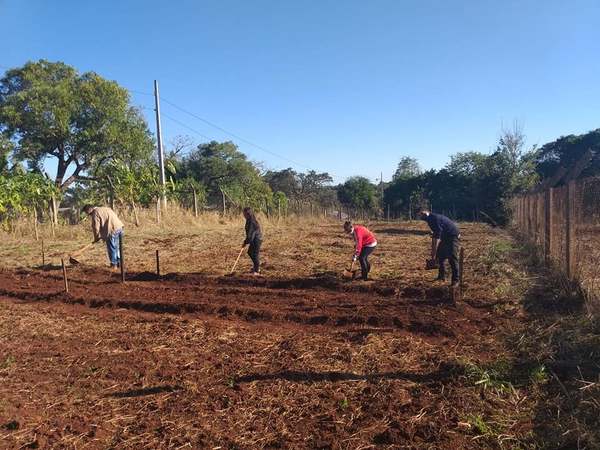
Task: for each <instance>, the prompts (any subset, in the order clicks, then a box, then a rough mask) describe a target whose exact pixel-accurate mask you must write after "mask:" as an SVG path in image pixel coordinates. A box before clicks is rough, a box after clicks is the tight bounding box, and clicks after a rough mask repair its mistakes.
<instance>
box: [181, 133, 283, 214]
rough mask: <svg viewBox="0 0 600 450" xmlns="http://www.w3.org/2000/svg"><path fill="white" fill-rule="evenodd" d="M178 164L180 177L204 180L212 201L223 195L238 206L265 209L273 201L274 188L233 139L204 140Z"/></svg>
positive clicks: (202, 181)
mask: <svg viewBox="0 0 600 450" xmlns="http://www.w3.org/2000/svg"><path fill="white" fill-rule="evenodd" d="M177 165H178V170H177V177H179V178H181V179H183V178H193V179H195V180H196V181H197V182H199V183H201V184H202V185H203V186H205V187H206V193H207V197H208V200H209V201H211V202H212V203H218V202H219V200H220V199H221V198H222V197H223V196H224V197H226V198H228V199H229V202H233V203H235V204H236V205H237V206H253V207H255V208H261V209H264V208H265V207H266V205H267V204H269V203H271V200H272V196H273V193H272V191H271V188H270V187H269V185H268V184H267V183H266V182H265V180H263V178H262V177H261V174H260V172H259V170H258V168H257V167H256V166H255V165H254V164H253V163H252V162H251V161H249V160H248V159H247V157H246V155H244V154H243V153H242V152H240V151H239V149H238V148H237V146H236V145H235V144H234V143H233V142H216V141H212V142H208V143H204V144H200V145H199V146H198V147H197V148H196V149H195V150H193V151H192V152H190V153H189V154H188V155H186V156H185V157H183V158H182V159H181V160H180V161H178V163H177Z"/></svg>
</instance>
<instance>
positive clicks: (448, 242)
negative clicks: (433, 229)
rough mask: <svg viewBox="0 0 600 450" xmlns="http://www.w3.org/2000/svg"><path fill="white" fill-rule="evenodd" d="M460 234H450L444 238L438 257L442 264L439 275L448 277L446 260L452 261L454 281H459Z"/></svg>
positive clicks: (441, 277)
mask: <svg viewBox="0 0 600 450" xmlns="http://www.w3.org/2000/svg"><path fill="white" fill-rule="evenodd" d="M459 246H460V244H459V241H458V236H449V237H444V238H442V241H441V242H440V245H439V246H438V250H437V258H438V262H439V265H440V271H439V275H438V277H439V278H440V279H445V278H446V268H445V267H444V265H445V262H446V260H448V262H449V263H450V268H451V269H452V283H457V282H458V281H459V280H458V252H459Z"/></svg>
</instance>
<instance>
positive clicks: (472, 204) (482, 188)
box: [0, 60, 600, 226]
mask: <svg viewBox="0 0 600 450" xmlns="http://www.w3.org/2000/svg"><path fill="white" fill-rule="evenodd" d="M155 149H156V145H155V140H154V138H153V136H152V133H151V132H150V130H149V128H148V124H147V123H146V122H145V120H144V118H143V115H142V114H141V112H140V111H139V109H137V108H136V107H134V106H133V105H132V104H131V98H130V94H129V92H128V91H127V90H126V89H125V88H123V87H121V86H119V85H118V84H117V83H116V82H114V81H109V80H106V79H104V78H102V77H101V76H99V75H98V74H96V73H94V72H86V73H83V74H81V73H79V72H78V71H77V70H76V69H75V68H73V67H71V66H68V65H66V64H64V63H61V62H49V61H46V60H40V61H36V62H29V63H27V64H25V65H24V66H22V67H19V68H15V69H11V70H8V71H6V72H5V74H4V76H3V77H2V78H1V79H0V221H1V222H2V223H3V224H4V225H5V226H6V225H7V224H8V225H9V224H10V222H11V221H12V220H14V219H16V218H19V217H23V216H30V217H34V218H35V220H37V219H38V218H42V217H43V214H44V212H45V211H46V212H47V211H48V210H51V211H53V212H52V214H50V215H49V216H54V217H55V216H56V211H57V209H58V205H59V204H62V205H66V206H81V205H83V204H84V203H104V204H111V205H115V204H116V205H120V206H121V207H127V208H129V209H131V211H132V212H133V214H134V216H135V218H136V221H137V211H138V210H139V208H143V207H151V206H153V205H156V204H157V202H158V200H159V199H160V198H161V197H162V196H166V197H167V198H168V199H170V200H171V201H173V202H178V203H180V204H182V205H184V206H186V207H189V208H194V209H196V210H197V209H198V208H200V209H215V210H220V211H223V212H226V211H227V210H228V209H232V208H233V209H234V210H237V209H238V208H241V207H243V206H251V207H253V208H255V209H257V210H260V211H263V212H265V213H268V214H275V213H276V214H279V215H281V214H287V213H288V212H290V211H292V212H298V213H301V212H308V211H312V210H313V209H316V210H318V211H321V210H323V209H326V210H328V211H330V212H331V213H333V212H334V211H336V212H337V214H340V215H341V214H342V212H343V214H344V215H348V216H354V217H356V216H360V215H363V216H371V217H373V216H378V217H385V216H389V217H403V218H412V217H414V215H415V212H416V210H417V209H418V208H420V207H422V206H425V205H428V206H429V207H431V208H432V209H433V210H435V211H440V212H444V213H446V214H447V215H449V216H451V217H453V218H455V219H459V220H482V219H484V220H490V221H492V222H494V223H500V224H501V223H505V222H506V220H507V217H508V213H509V211H508V209H507V208H508V207H507V205H508V199H509V198H511V197H512V196H513V195H515V194H518V193H521V192H524V191H527V190H528V189H531V188H532V187H533V186H534V185H535V184H536V183H538V182H539V180H540V179H542V178H545V177H548V176H551V175H552V173H554V172H555V171H556V170H557V168H558V167H560V166H569V165H572V164H574V162H576V161H577V160H578V158H579V157H580V155H581V154H583V152H585V151H588V150H591V151H592V152H593V158H592V164H591V165H590V166H589V168H588V169H586V172H585V174H586V175H589V174H597V173H598V171H599V170H600V161H599V160H600V151H599V150H600V129H599V130H595V131H592V132H590V133H587V134H585V135H581V136H566V137H561V138H560V139H558V140H556V141H554V142H551V143H548V144H546V145H544V146H542V147H540V148H536V147H532V148H526V147H525V136H524V134H523V132H522V130H521V128H520V127H519V126H518V125H515V126H513V127H512V128H511V129H505V130H502V133H501V137H500V139H499V142H498V144H497V147H496V149H495V150H494V151H493V152H491V153H489V154H487V153H481V152H476V151H471V152H463V153H457V154H455V155H453V156H451V158H450V162H449V163H448V164H447V165H446V166H445V167H444V168H442V169H441V170H427V171H423V170H422V169H421V167H420V166H419V163H418V161H417V160H416V159H414V158H411V157H403V158H401V159H400V162H399V164H398V167H397V170H396V172H395V174H394V176H393V179H392V180H391V181H390V182H388V183H382V182H379V183H373V182H371V180H369V179H368V178H366V177H363V176H355V177H351V178H349V179H348V180H346V181H345V182H344V183H342V184H338V185H334V183H333V177H332V176H331V175H330V174H329V173H327V172H317V171H313V170H309V171H306V172H298V171H295V170H293V169H292V168H287V169H284V170H277V171H276V170H263V169H262V168H261V167H260V166H259V165H258V164H256V163H254V162H252V161H251V160H249V159H248V158H247V156H246V155H245V154H244V153H242V152H241V151H240V149H239V148H238V147H237V146H236V145H235V144H234V143H233V142H217V141H211V142H205V143H201V144H199V145H194V144H193V143H192V141H191V140H190V139H189V138H183V137H180V138H177V139H176V140H175V141H174V142H173V143H172V144H171V145H170V146H168V148H167V149H166V155H165V176H166V186H165V187H163V186H162V185H161V183H159V181H158V180H159V176H158V169H157V163H156V158H155V153H156V152H155ZM48 160H54V161H55V164H56V172H55V174H53V176H52V177H50V176H49V175H47V174H46V173H44V171H43V168H44V163H45V162H46V161H48Z"/></svg>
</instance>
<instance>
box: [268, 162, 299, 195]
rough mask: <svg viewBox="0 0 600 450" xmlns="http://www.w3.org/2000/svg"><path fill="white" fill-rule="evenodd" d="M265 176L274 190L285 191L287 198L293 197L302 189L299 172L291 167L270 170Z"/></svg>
mask: <svg viewBox="0 0 600 450" xmlns="http://www.w3.org/2000/svg"><path fill="white" fill-rule="evenodd" d="M263 177H264V179H265V181H266V182H267V183H268V184H269V186H271V190H272V191H273V192H277V191H280V192H283V193H284V194H285V195H286V197H287V198H293V197H294V195H295V194H296V192H298V191H299V190H300V180H299V177H298V173H297V172H296V171H295V170H294V169H292V168H291V167H288V168H287V169H283V170H269V171H267V172H266V173H265V174H264V176H263Z"/></svg>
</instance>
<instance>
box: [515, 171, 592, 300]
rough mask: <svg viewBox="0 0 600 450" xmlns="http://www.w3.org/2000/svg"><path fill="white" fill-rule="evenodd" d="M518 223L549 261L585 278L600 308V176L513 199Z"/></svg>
mask: <svg viewBox="0 0 600 450" xmlns="http://www.w3.org/2000/svg"><path fill="white" fill-rule="evenodd" d="M511 206H512V225H513V227H515V228H516V229H517V230H518V231H519V232H520V233H521V234H522V235H523V236H525V237H526V238H527V239H528V240H529V241H530V242H532V243H533V244H535V245H536V246H537V248H538V249H539V250H540V254H542V255H543V257H544V260H545V261H546V263H547V264H548V265H551V266H553V267H555V268H557V269H559V270H560V271H562V272H563V273H564V274H565V275H566V276H567V278H568V279H570V280H572V281H575V282H578V283H580V285H581V287H582V288H583V290H584V292H585V294H586V296H587V304H588V308H589V309H590V311H594V312H599V311H600V272H599V268H600V177H592V178H583V179H580V180H573V181H569V182H568V183H567V184H565V185H563V186H559V187H550V188H546V189H544V190H541V191H538V192H533V193H530V194H526V195H522V196H519V197H516V198H514V199H513V200H512V205H511Z"/></svg>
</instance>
